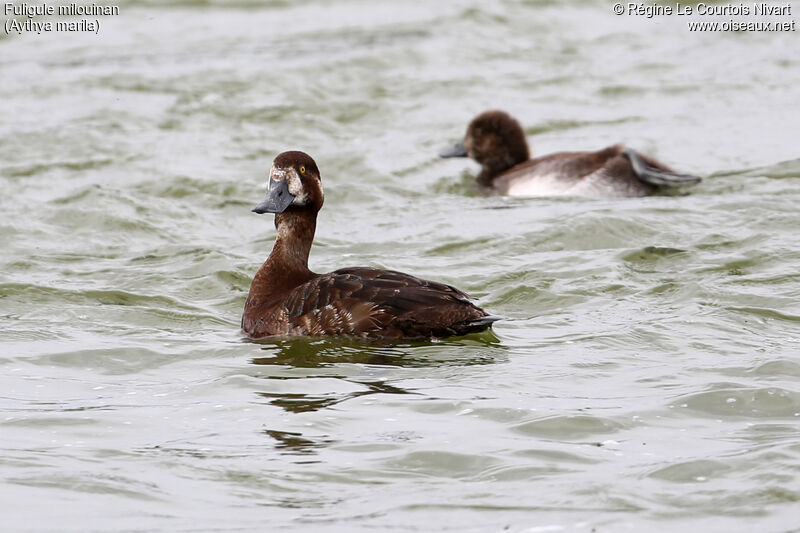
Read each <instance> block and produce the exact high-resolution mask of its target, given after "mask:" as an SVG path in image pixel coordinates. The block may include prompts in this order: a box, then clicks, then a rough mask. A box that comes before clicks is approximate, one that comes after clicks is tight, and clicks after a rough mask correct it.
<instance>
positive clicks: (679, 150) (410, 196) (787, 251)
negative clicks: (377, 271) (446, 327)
mask: <svg viewBox="0 0 800 533" xmlns="http://www.w3.org/2000/svg"><path fill="white" fill-rule="evenodd" d="M118 5H120V10H121V12H120V15H119V16H111V17H100V18H99V19H100V23H101V28H100V31H99V34H97V35H94V34H89V33H72V34H70V33H56V32H50V33H47V32H45V33H42V34H41V35H36V34H25V35H22V36H11V37H4V38H3V39H2V40H0V78H1V79H2V82H1V83H0V97H1V98H2V102H3V104H2V109H3V121H2V122H0V173H1V174H0V175H1V177H0V180H1V181H0V183H2V193H3V194H2V195H1V196H0V209H1V210H2V215H0V246H2V249H3V254H1V256H0V272H2V276H0V324H2V326H0V340H1V341H2V357H0V363H1V367H2V371H0V390H2V393H0V410H1V411H2V412H0V435H2V437H1V440H0V442H1V443H2V454H1V456H2V457H1V458H0V475H1V476H2V482H3V484H2V489H1V490H2V497H0V502H2V503H0V508H2V509H0V510H2V512H0V526H2V527H0V529H2V530H3V531H59V532H63V531H265V530H281V531H343V532H344V531H383V530H390V531H459V532H463V531H467V532H485V531H512V532H540V531H584V532H589V531H622V530H631V531H665V532H666V531H676V530H679V529H686V530H691V531H732V530H738V531H755V530H758V531H774V532H784V531H797V530H798V529H797V528H798V524H800V504H798V500H799V499H800V483H798V478H799V477H800V433H799V432H798V430H800V420H799V417H800V389H799V388H798V386H797V381H798V378H800V357H799V356H798V352H800V304H798V301H800V289H799V288H798V287H800V285H798V282H800V275H798V273H797V265H798V262H799V261H800V252H798V251H797V237H796V235H797V221H798V219H797V205H798V202H800V160H798V152H797V143H796V134H797V127H798V120H799V117H798V114H797V100H798V96H799V94H798V89H797V87H798V86H800V68H798V67H800V60H798V58H797V54H796V50H797V48H798V36H797V33H796V32H794V33H792V32H789V33H783V34H770V33H747V34H732V33H690V32H688V30H687V29H686V19H685V18H681V17H678V16H674V15H673V16H671V17H655V18H652V19H646V18H642V17H634V16H621V17H617V16H614V15H612V14H611V4H610V3H608V4H607V3H606V2H603V1H599V0H586V1H581V2H574V3H573V4H571V5H568V6H564V5H561V4H558V3H549V2H546V1H531V2H513V1H506V2H478V1H472V0H463V1H457V2H456V1H454V2H447V3H444V2H443V3H436V4H435V5H434V4H433V3H408V4H401V3H396V2H388V1H387V2H357V1H345V2H324V1H318V2H303V3H295V2H278V1H276V2H270V3H264V4H262V3H257V2H254V3H249V2H223V1H221V0H220V1H217V2H185V1H177V0H175V1H173V2H158V3H156V2H151V3H147V2H135V3H134V2H121V3H119V4H118ZM793 8H794V9H800V6H797V5H795V6H793ZM785 18H786V19H787V20H788V19H790V18H791V17H788V18H787V17H785ZM53 20H55V19H53ZM59 20H61V19H59ZM693 20H698V18H694V19H693ZM699 20H702V19H699ZM492 107H501V108H503V109H506V110H507V111H509V112H510V113H512V114H513V115H514V116H516V117H517V118H518V119H519V120H520V121H521V122H522V123H523V124H524V125H525V127H526V128H527V133H528V135H529V138H530V141H531V144H532V150H533V152H534V153H537V154H543V153H547V152H551V151H555V150H564V149H596V148H599V147H602V146H605V145H608V144H611V143H614V142H617V141H623V142H628V143H630V144H631V145H632V146H634V147H636V148H638V149H641V150H643V151H645V152H647V153H650V154H652V155H655V156H657V157H659V158H661V159H663V160H664V161H665V162H667V163H669V164H671V165H673V166H674V167H676V168H677V169H679V170H681V171H683V172H689V173H697V174H701V175H705V176H707V179H706V180H705V181H704V183H702V184H701V185H700V186H698V187H696V188H694V189H693V190H692V191H691V194H688V195H680V194H679V195H671V196H659V197H650V198H640V199H626V200H613V201H612V200H602V199H601V200H582V199H563V198H560V199H550V198H539V199H519V198H517V199H507V198H498V197H493V198H483V197H480V196H478V195H476V194H475V192H474V191H472V190H471V189H470V188H469V186H468V184H469V182H470V179H471V177H472V176H474V175H475V173H476V171H477V167H476V165H474V164H473V163H471V162H469V161H467V160H459V161H454V160H439V159H438V158H437V157H436V153H437V151H438V150H439V149H441V148H442V147H444V146H447V145H449V144H450V143H452V142H453V141H455V140H456V139H458V138H459V137H460V136H461V135H462V134H463V131H464V129H465V128H466V124H467V122H468V121H469V120H470V119H471V118H472V117H473V116H474V115H475V114H477V113H478V112H480V111H483V110H484V109H487V108H492ZM286 149H303V150H305V151H307V152H308V153H310V154H311V155H312V156H313V157H314V158H315V159H316V161H317V163H318V165H319V167H320V169H321V172H322V177H323V183H324V185H325V187H326V203H325V207H324V208H323V211H322V212H321V214H320V219H319V227H318V231H317V239H316V244H315V246H314V247H313V249H312V254H311V267H312V269H314V270H316V271H317V272H325V271H329V270H332V269H336V268H340V267H345V266H358V265H367V266H378V267H387V268H393V269H398V270H403V271H407V272H411V273H414V274H417V275H420V276H424V277H430V278H435V279H438V280H442V281H446V282H449V283H452V284H454V285H457V286H458V287H460V288H462V289H464V290H466V291H468V292H470V293H471V294H473V295H475V296H476V297H478V299H479V303H480V304H481V305H482V306H484V307H485V308H486V309H487V310H489V311H490V312H492V313H496V314H501V315H504V316H505V317H507V319H506V320H505V321H503V322H501V323H499V324H497V325H496V327H495V329H494V333H493V334H492V333H486V334H482V335H476V336H471V337H467V338H463V339H455V340H447V341H443V342H434V343H415V344H400V345H394V346H386V345H384V346H381V345H369V344H363V343H357V342H349V341H336V340H309V339H305V340H281V341H265V342H258V343H257V342H252V341H248V340H246V339H244V338H243V337H242V336H241V334H240V333H239V331H238V326H239V320H240V316H241V315H240V314H241V309H242V307H243V304H244V299H245V294H246V291H247V289H248V287H249V283H250V279H251V276H252V275H253V273H254V272H255V271H256V270H257V268H258V266H259V265H260V263H261V262H262V261H263V260H264V258H265V257H266V255H267V253H268V251H269V249H270V247H271V245H272V241H273V238H274V229H273V226H272V219H271V217H269V216H257V215H255V214H253V213H251V212H250V208H251V207H252V206H253V205H254V204H255V203H257V202H258V201H260V200H261V198H262V197H263V193H264V189H263V184H264V182H265V180H266V177H267V171H268V168H269V165H270V162H271V160H272V158H273V157H274V156H275V155H276V154H277V153H278V152H280V151H282V150H286Z"/></svg>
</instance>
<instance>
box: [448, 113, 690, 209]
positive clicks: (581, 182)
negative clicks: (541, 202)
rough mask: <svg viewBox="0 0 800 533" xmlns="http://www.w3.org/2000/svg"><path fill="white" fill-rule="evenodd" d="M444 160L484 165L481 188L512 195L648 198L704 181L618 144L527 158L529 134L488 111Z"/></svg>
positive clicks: (512, 121) (508, 118) (503, 115)
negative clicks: (469, 160) (467, 160)
mask: <svg viewBox="0 0 800 533" xmlns="http://www.w3.org/2000/svg"><path fill="white" fill-rule="evenodd" d="M439 155H440V156H442V157H467V156H469V157H470V158H472V159H473V160H475V161H476V162H477V163H479V164H480V165H481V172H480V174H478V178H477V181H478V183H479V184H480V185H481V186H483V187H486V188H489V189H491V190H492V191H493V192H496V193H499V194H507V195H511V196H549V195H573V196H645V195H647V194H651V193H653V192H656V191H657V190H658V189H660V188H664V187H678V186H681V185H692V184H695V183H698V182H700V178H699V177H697V176H689V175H686V174H677V173H675V172H674V171H673V170H672V169H670V168H669V167H668V166H666V165H664V164H663V163H660V162H659V161H656V160H655V159H652V158H650V157H647V156H645V155H642V154H640V153H638V152H636V151H635V150H632V149H630V148H625V147H624V146H622V145H620V144H617V145H614V146H610V147H608V148H605V149H603V150H598V151H596V152H559V153H555V154H550V155H545V156H541V157H537V158H534V159H529V157H530V155H529V150H528V143H527V141H526V139H525V132H524V131H523V130H522V127H521V126H520V124H519V122H517V121H516V120H515V119H514V118H513V117H511V116H510V115H509V114H508V113H505V112H503V111H496V110H495V111H486V112H484V113H481V114H480V115H478V116H477V117H475V118H474V119H473V120H472V122H470V124H469V126H468V127H467V133H466V135H465V136H464V140H463V141H462V142H461V143H458V144H456V145H455V146H453V147H452V148H450V149H448V150H445V151H444V152H442V153H441V154H439Z"/></svg>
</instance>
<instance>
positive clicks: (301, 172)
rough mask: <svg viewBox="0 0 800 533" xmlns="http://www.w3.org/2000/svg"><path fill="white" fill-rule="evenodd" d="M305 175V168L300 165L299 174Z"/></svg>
mask: <svg viewBox="0 0 800 533" xmlns="http://www.w3.org/2000/svg"><path fill="white" fill-rule="evenodd" d="M305 173H306V167H304V166H303V165H300V174H305Z"/></svg>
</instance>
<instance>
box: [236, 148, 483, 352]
mask: <svg viewBox="0 0 800 533" xmlns="http://www.w3.org/2000/svg"><path fill="white" fill-rule="evenodd" d="M323 199H324V195H323V191H322V180H321V178H320V173H319V170H318V169H317V164H316V163H315V162H314V160H313V159H312V158H311V157H310V156H309V155H307V154H305V153H303V152H283V153H282V154H280V155H278V157H276V158H275V160H274V162H273V164H272V169H271V170H270V174H269V186H268V190H267V197H266V199H265V200H264V201H263V202H261V203H260V204H258V205H257V206H256V207H254V208H253V211H254V212H256V213H259V214H261V213H275V228H276V229H277V233H278V234H277V238H276V240H275V245H274V246H273V248H272V252H271V253H270V254H269V257H268V258H267V260H266V262H265V263H264V264H263V265H262V266H261V268H260V269H259V270H258V272H257V273H256V275H255V277H254V278H253V282H252V284H251V285H250V293H249V294H248V296H247V301H246V303H245V307H244V313H243V315H242V330H243V331H244V332H245V333H246V334H247V335H249V336H250V337H254V338H259V337H266V336H271V335H306V336H339V335H342V336H352V337H362V338H373V339H414V338H441V337H449V336H454V335H466V334H468V333H473V332H478V331H482V330H484V329H487V328H489V327H491V325H492V323H493V322H495V321H497V320H498V319H499V317H496V316H491V315H489V314H488V313H486V312H485V311H484V310H483V309H481V308H479V307H477V306H476V305H475V304H473V303H472V302H471V301H470V298H469V296H467V295H466V294H465V293H463V292H461V291H460V290H458V289H456V288H454V287H451V286H450V285H445V284H444V283H438V282H435V281H427V280H424V279H420V278H417V277H414V276H411V275H409V274H404V273H402V272H396V271H393V270H382V269H378V268H368V267H356V268H343V269H340V270H336V271H334V272H330V273H328V274H315V273H314V272H312V271H311V270H309V269H308V255H309V252H310V251H311V244H312V243H313V241H314V231H315V229H316V225H317V213H318V212H319V210H320V209H321V208H322V203H323Z"/></svg>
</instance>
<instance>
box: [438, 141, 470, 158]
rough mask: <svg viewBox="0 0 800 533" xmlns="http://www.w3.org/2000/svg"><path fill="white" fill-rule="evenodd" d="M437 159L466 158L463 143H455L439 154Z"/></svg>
mask: <svg viewBox="0 0 800 533" xmlns="http://www.w3.org/2000/svg"><path fill="white" fill-rule="evenodd" d="M439 157H467V149H466V148H465V147H464V143H456V144H454V145H453V146H451V147H450V148H447V149H445V150H442V151H441V152H439Z"/></svg>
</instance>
